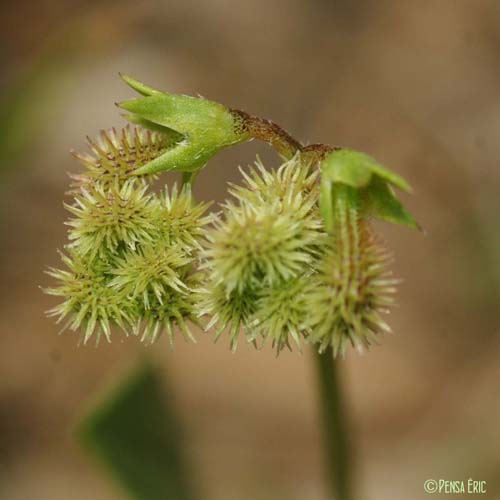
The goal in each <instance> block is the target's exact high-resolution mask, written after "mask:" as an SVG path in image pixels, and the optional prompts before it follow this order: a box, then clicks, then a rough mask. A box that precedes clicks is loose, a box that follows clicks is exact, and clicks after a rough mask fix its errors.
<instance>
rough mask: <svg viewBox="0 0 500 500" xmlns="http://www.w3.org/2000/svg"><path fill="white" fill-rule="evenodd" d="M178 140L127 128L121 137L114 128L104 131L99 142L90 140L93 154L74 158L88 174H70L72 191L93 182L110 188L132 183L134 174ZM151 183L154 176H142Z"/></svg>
mask: <svg viewBox="0 0 500 500" xmlns="http://www.w3.org/2000/svg"><path fill="white" fill-rule="evenodd" d="M175 141H176V137H173V136H172V135H169V134H167V133H159V132H152V131H150V130H146V129H143V128H132V127H130V126H129V125H127V126H126V127H125V128H124V129H122V131H121V133H118V132H117V131H116V130H115V129H114V128H113V129H111V130H103V131H101V134H100V136H99V137H98V139H97V140H95V141H93V140H91V139H90V138H87V143H88V146H89V149H90V151H91V153H77V152H75V151H72V154H73V156H74V157H75V158H76V159H77V160H78V161H79V162H81V163H82V164H83V165H84V166H85V167H86V169H87V170H86V171H85V172H84V173H82V174H71V175H70V176H71V178H72V179H73V181H74V183H73V187H85V186H88V185H89V184H92V183H93V182H94V181H99V183H100V184H101V185H102V186H103V187H105V188H107V187H111V186H114V185H115V184H116V183H117V182H118V184H119V185H121V184H123V183H124V182H125V181H126V180H128V179H130V177H131V174H132V172H133V171H134V170H135V169H136V168H139V167H142V166H143V165H146V164H147V163H149V162H150V161H152V160H154V159H155V158H158V157H159V156H161V155H162V154H163V153H164V152H165V151H166V150H167V149H169V148H170V147H171V146H172V145H173V144H175ZM142 178H144V179H146V180H149V179H152V178H153V176H151V175H148V176H142Z"/></svg>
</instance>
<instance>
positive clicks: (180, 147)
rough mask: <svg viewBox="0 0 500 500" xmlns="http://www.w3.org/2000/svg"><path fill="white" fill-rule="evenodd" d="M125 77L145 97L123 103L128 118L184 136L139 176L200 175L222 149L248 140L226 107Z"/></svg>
mask: <svg viewBox="0 0 500 500" xmlns="http://www.w3.org/2000/svg"><path fill="white" fill-rule="evenodd" d="M122 78H123V79H124V81H125V82H126V83H127V84H128V85H129V86H130V87H132V88H133V89H134V90H136V91H137V92H139V93H140V94H142V95H143V96H144V97H141V98H137V99H130V100H128V101H124V102H122V103H120V104H119V107H120V108H122V109H124V110H126V111H128V112H129V113H131V115H130V116H127V118H128V119H129V120H130V121H132V122H134V123H136V124H140V125H142V126H144V127H147V128H151V129H153V130H155V131H160V132H161V130H162V129H164V130H165V131H171V130H174V131H175V132H177V133H178V134H179V136H180V140H179V142H178V143H177V144H176V145H175V146H174V147H172V148H171V149H169V150H167V151H166V152H165V153H164V154H163V155H161V156H159V157H158V158H156V159H155V160H153V161H151V162H150V163H148V164H146V165H144V166H142V167H141V168H139V169H137V170H136V171H135V173H136V174H141V175H142V174H150V173H155V172H162V171H181V172H196V171H198V170H199V169H201V168H202V167H203V166H204V165H205V164H206V162H207V161H208V160H209V159H210V158H211V157H212V156H214V155H215V154H216V153H217V152H218V151H220V150H221V149H222V148H225V147H227V146H230V145H232V144H236V143H238V142H241V141H244V140H246V139H247V138H248V134H247V133H245V132H242V130H241V127H239V123H238V122H237V117H235V115H234V114H233V113H231V112H230V110H229V109H228V108H226V107H225V106H223V105H222V104H219V103H217V102H214V101H209V100H208V99H204V98H201V97H191V96H186V95H178V94H169V93H166V92H160V91H158V90H155V89H152V88H151V87H148V86H147V85H145V84H143V83H141V82H138V81H136V80H134V79H132V78H130V77H126V76H124V77H122Z"/></svg>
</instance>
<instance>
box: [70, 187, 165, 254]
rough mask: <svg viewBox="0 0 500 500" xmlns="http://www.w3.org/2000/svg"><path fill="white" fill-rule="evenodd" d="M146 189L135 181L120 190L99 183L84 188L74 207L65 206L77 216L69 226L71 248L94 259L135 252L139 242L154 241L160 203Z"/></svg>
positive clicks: (77, 196)
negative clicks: (120, 252) (122, 251)
mask: <svg viewBox="0 0 500 500" xmlns="http://www.w3.org/2000/svg"><path fill="white" fill-rule="evenodd" d="M146 191H147V186H146V185H144V184H138V182H137V181H136V180H134V179H131V180H128V181H126V182H125V183H124V184H123V185H122V186H121V187H119V186H118V185H117V184H115V185H114V186H112V187H110V188H109V189H105V187H104V186H101V185H100V184H99V183H95V184H94V185H93V186H91V187H89V188H82V189H81V190H80V194H77V195H75V202H74V204H72V205H68V204H65V207H66V209H67V210H69V211H70V212H71V213H72V214H74V215H75V216H76V217H75V218H73V219H70V220H69V221H68V222H67V223H66V224H67V225H68V226H70V227H71V229H70V231H69V239H70V240H71V243H70V245H69V247H70V248H73V249H74V250H75V251H77V252H79V253H81V254H82V255H88V256H89V258H91V259H92V258H94V257H95V256H96V255H99V256H100V257H102V258H104V257H106V256H109V255H110V254H111V255H113V254H116V253H117V252H118V250H119V248H120V247H124V248H129V249H131V250H135V248H136V246H137V244H138V243H141V242H144V241H152V240H153V238H154V235H155V233H157V228H156V226H155V223H154V222H155V218H156V215H157V213H158V203H157V202H155V200H154V197H153V195H152V194H150V193H147V192H146Z"/></svg>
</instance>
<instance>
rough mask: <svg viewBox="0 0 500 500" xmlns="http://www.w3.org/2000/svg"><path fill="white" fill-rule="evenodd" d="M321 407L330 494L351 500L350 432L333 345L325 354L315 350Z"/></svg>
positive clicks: (340, 499)
mask: <svg viewBox="0 0 500 500" xmlns="http://www.w3.org/2000/svg"><path fill="white" fill-rule="evenodd" d="M314 361H315V365H316V371H317V379H318V389H319V398H320V407H321V413H322V420H323V443H324V453H325V458H326V467H325V472H326V475H327V479H328V482H329V488H330V491H331V497H329V498H333V499H335V500H351V499H352V498H353V497H352V496H351V467H350V465H351V457H350V449H349V447H350V443H349V438H348V434H347V431H348V429H347V421H346V416H345V409H344V401H343V398H342V394H341V390H340V381H339V366H338V364H339V361H337V360H334V358H333V352H332V349H331V348H328V349H326V351H325V352H323V353H321V354H320V353H318V352H317V350H316V349H314Z"/></svg>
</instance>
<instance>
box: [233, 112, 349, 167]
mask: <svg viewBox="0 0 500 500" xmlns="http://www.w3.org/2000/svg"><path fill="white" fill-rule="evenodd" d="M231 113H232V114H233V116H234V117H235V119H236V120H237V124H238V125H237V126H238V129H239V133H241V134H246V135H247V136H248V137H250V138H252V139H258V140H261V141H264V142H267V143H268V144H269V145H270V146H272V147H273V148H274V149H275V151H276V152H277V153H278V154H279V155H280V156H282V157H284V158H286V159H290V158H292V156H294V155H295V153H297V152H299V151H300V153H301V154H302V156H303V157H304V160H306V161H307V162H310V163H316V162H319V161H321V160H322V159H323V158H324V157H325V155H327V154H328V153H331V152H332V151H335V150H338V149H340V148H339V147H337V146H328V145H326V144H310V145H308V146H304V145H303V144H301V143H300V142H299V141H298V140H297V139H295V138H293V137H292V136H291V135H290V134H289V133H288V132H287V131H286V130H285V129H284V128H282V127H280V126H279V125H278V124H276V123H274V122H272V121H271V120H266V119H265V118H259V117H258V116H253V115H250V114H249V113H247V112H245V111H240V110H238V109H232V110H231Z"/></svg>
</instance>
